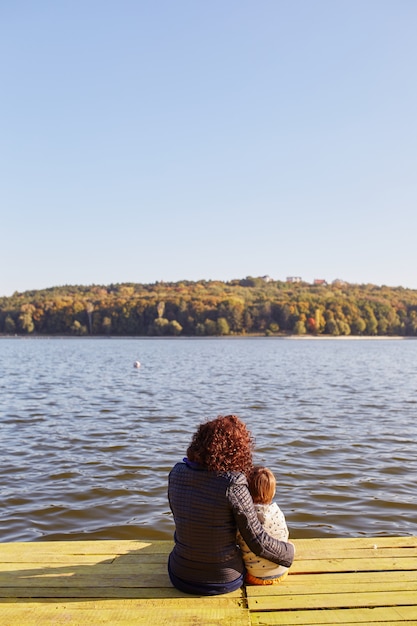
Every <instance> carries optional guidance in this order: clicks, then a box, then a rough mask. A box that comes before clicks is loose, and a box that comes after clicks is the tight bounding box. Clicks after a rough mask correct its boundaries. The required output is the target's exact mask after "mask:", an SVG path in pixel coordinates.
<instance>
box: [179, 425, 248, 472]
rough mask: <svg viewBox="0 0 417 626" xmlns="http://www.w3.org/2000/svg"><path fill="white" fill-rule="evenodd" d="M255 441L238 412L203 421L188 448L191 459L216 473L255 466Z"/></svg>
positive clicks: (245, 470) (244, 470) (237, 470)
mask: <svg viewBox="0 0 417 626" xmlns="http://www.w3.org/2000/svg"><path fill="white" fill-rule="evenodd" d="M253 448H254V441H253V437H252V434H251V433H250V431H249V430H248V429H247V427H246V425H245V424H244V423H243V422H242V421H241V420H240V419H239V418H238V417H237V416H236V415H226V416H222V415H220V416H219V417H217V418H216V419H214V420H211V421H210V422H206V423H205V424H200V426H199V427H198V429H197V431H196V432H195V433H194V436H193V438H192V441H191V444H190V446H189V448H188V450H187V457H188V458H189V460H190V461H194V462H195V463H199V464H200V465H203V466H204V467H205V468H207V469H208V470H211V471H216V472H243V473H245V474H247V473H248V472H249V471H250V470H251V468H252V465H253V463H252V453H253Z"/></svg>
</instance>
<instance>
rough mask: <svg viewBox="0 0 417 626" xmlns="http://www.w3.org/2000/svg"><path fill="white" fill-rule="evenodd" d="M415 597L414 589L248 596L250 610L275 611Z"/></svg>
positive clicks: (408, 600) (400, 601) (392, 602)
mask: <svg viewBox="0 0 417 626" xmlns="http://www.w3.org/2000/svg"><path fill="white" fill-rule="evenodd" d="M416 599H417V593H416V589H413V590H411V591H375V592H372V591H371V592H369V593H320V594H311V595H307V594H305V595H303V596H300V595H296V596H292V595H280V596H272V595H271V596H259V597H257V598H253V597H248V606H249V609H250V610H251V611H265V610H266V611H276V610H280V611H282V610H286V609H327V608H340V607H343V608H350V607H373V606H375V607H377V606H385V607H389V606H397V605H407V604H408V605H412V604H415V602H416Z"/></svg>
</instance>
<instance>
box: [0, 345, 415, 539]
mask: <svg viewBox="0 0 417 626" xmlns="http://www.w3.org/2000/svg"><path fill="white" fill-rule="evenodd" d="M416 357H417V341H416V342H413V341H400V340H398V341H397V340H391V341H389V342H383V341H378V342H372V341H354V342H349V341H343V342H338V341H337V340H323V341H319V340H318V341H311V342H310V341H297V342H296V341H291V340H287V341H282V340H274V339H262V338H259V339H233V340H223V339H213V340H204V339H201V340H198V339H194V340H158V339H120V340H116V339H108V340H89V339H80V340H77V339H49V340H48V339H43V340H40V339H39V340H19V339H2V340H1V341H0V373H1V385H0V389H1V395H2V412H1V414H0V428H1V436H2V443H3V458H2V461H3V463H2V465H1V468H0V472H1V483H0V484H1V487H0V489H1V500H0V513H1V526H0V528H1V540H2V541H17V540H19V541H22V540H23V541H25V540H51V539H65V538H80V539H82V538H87V537H88V538H97V539H98V538H102V539H111V538H126V539H128V538H143V539H152V538H162V539H166V538H171V537H172V533H173V522H172V517H171V514H170V511H169V507H168V502H167V496H166V487H167V476H168V473H169V471H170V469H171V467H172V465H173V464H174V463H175V462H177V461H178V460H180V459H182V457H183V456H184V455H185V451H186V448H187V446H188V444H189V440H190V437H191V434H192V432H193V431H194V429H195V428H196V426H197V425H198V424H199V423H201V422H202V421H204V420H205V419H209V418H213V417H215V416H216V415H218V414H226V413H231V412H233V413H237V414H238V415H240V416H241V417H242V418H243V419H244V420H245V421H246V422H247V424H248V426H249V427H250V428H251V430H252V432H253V434H254V437H255V440H256V444H257V448H256V458H255V461H256V462H257V463H265V464H267V465H268V466H270V467H271V469H272V470H273V471H274V472H275V474H276V476H277V484H278V487H277V496H276V500H277V502H278V503H279V504H280V506H281V508H282V509H283V511H284V512H285V514H286V517H287V521H288V525H289V527H290V531H291V535H292V537H312V536H343V535H345V536H346V535H348V536H354V535H357V536H363V535H365V536H372V535H384V534H385V535H393V534H403V535H407V534H416V533H417V529H416V524H417V522H416V520H417V444H416V436H415V435H416V429H415V404H416V403H417V400H416V396H417V394H416V390H417V375H416V373H415V365H414V364H415V362H416ZM138 359H139V360H140V361H141V363H142V367H141V368H140V369H139V370H136V369H134V368H133V362H134V361H135V360H138Z"/></svg>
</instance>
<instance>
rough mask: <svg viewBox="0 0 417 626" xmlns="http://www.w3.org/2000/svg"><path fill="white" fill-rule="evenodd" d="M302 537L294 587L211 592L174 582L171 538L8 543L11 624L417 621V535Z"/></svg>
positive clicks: (0, 597) (5, 572) (2, 579)
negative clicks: (169, 567)
mask: <svg viewBox="0 0 417 626" xmlns="http://www.w3.org/2000/svg"><path fill="white" fill-rule="evenodd" d="M295 543H296V548H297V555H296V561H295V563H294V566H293V567H292V568H291V573H290V576H289V577H288V578H287V580H286V581H285V583H284V584H282V585H277V586H268V587H267V586H265V587H252V586H248V587H246V588H243V589H241V590H238V591H236V592H233V593H232V594H226V595H224V596H216V597H208V598H207V597H199V596H190V595H187V594H183V593H181V592H179V591H178V590H176V589H174V588H173V587H172V586H171V584H170V582H169V578H168V575H167V571H166V562H167V555H168V553H169V551H170V549H171V547H172V543H171V542H169V541H155V542H143V541H142V542H139V541H138V542H135V541H85V542H79V541H76V542H68V541H67V542H35V543H14V544H0V611H1V613H0V615H1V624H2V626H34V625H35V624H36V625H40V624H42V626H43V625H46V626H50V625H52V624H53V625H54V626H61V625H64V624H66V625H67V624H71V625H72V626H89V625H90V624H91V625H94V626H100V625H103V626H109V625H110V624H112V625H113V626H117V625H120V626H130V625H133V624H135V625H139V626H142V625H145V624H146V626H148V625H149V624H153V623H155V624H158V625H159V624H161V625H163V626H165V625H167V626H168V625H169V626H176V625H180V624H181V626H217V625H221V626H243V625H244V626H250V625H257V626H261V625H265V626H267V625H269V624H281V625H284V624H285V625H286V626H292V625H293V624H294V625H295V624H296V625H297V626H307V625H317V624H323V625H328V624H338V625H339V626H343V624H346V625H348V624H349V626H352V625H353V624H361V625H362V626H364V625H371V624H377V623H378V624H380V625H381V626H382V625H383V626H390V625H392V626H394V624H395V625H396V626H398V625H400V624H402V625H403V626H404V625H407V626H410V625H411V624H416V625H417V537H378V538H375V539H374V538H349V539H342V538H339V539H326V538H324V539H322V538H317V539H299V540H296V541H295ZM375 546H376V547H375Z"/></svg>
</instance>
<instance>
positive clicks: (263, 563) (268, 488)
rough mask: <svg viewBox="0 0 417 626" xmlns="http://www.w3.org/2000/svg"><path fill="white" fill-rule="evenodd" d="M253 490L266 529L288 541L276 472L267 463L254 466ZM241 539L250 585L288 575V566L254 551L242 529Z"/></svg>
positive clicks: (277, 581) (281, 579)
mask: <svg viewBox="0 0 417 626" xmlns="http://www.w3.org/2000/svg"><path fill="white" fill-rule="evenodd" d="M248 484H249V491H250V493H251V495H252V498H253V502H254V504H255V509H256V512H257V514H258V519H259V521H260V522H261V524H262V526H263V527H264V529H265V530H266V532H267V533H268V534H269V535H271V537H274V538H275V539H279V540H280V541H288V534H289V533H288V528H287V524H286V521H285V517H284V514H283V513H282V511H281V509H280V508H279V506H278V505H277V504H275V502H272V500H273V497H274V496H275V487H276V481H275V476H274V475H273V473H272V472H271V470H269V469H268V468H266V467H254V468H253V469H252V471H251V473H250V474H249V476H248ZM238 543H239V545H240V548H241V550H242V556H243V560H244V562H245V565H246V569H247V574H246V579H245V582H246V583H248V584H250V585H277V584H278V583H281V582H282V581H283V580H284V578H286V576H287V575H288V568H287V567H283V566H282V565H277V564H276V563H272V562H271V561H267V560H266V559H263V558H260V557H259V556H256V555H255V554H253V552H251V551H250V550H249V548H248V546H247V545H246V543H245V542H244V540H243V538H242V536H241V535H240V533H238Z"/></svg>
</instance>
